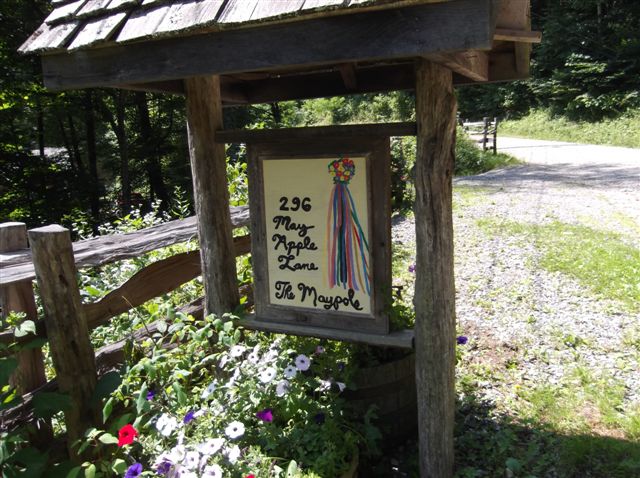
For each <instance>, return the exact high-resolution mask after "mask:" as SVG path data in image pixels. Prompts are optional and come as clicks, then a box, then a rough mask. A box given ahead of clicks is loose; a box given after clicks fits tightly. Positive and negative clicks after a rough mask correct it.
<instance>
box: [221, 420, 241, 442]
mask: <svg viewBox="0 0 640 478" xmlns="http://www.w3.org/2000/svg"><path fill="white" fill-rule="evenodd" d="M224 433H225V434H226V435H227V436H228V437H229V438H231V439H232V440H233V439H234V438H238V437H241V436H242V435H244V423H242V422H239V421H237V420H236V421H233V422H231V423H229V425H227V428H225V429H224Z"/></svg>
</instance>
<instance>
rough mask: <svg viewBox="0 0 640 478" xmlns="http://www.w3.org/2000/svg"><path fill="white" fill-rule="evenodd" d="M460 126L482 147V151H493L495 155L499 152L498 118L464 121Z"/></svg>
mask: <svg viewBox="0 0 640 478" xmlns="http://www.w3.org/2000/svg"><path fill="white" fill-rule="evenodd" d="M459 124H460V126H462V128H463V129H464V130H465V131H466V132H467V134H468V135H469V137H471V139H473V140H475V141H476V142H477V143H478V144H481V145H482V150H483V151H486V150H488V149H492V150H493V154H496V153H497V152H498V145H497V139H498V118H489V117H486V116H485V117H484V118H482V121H468V120H467V121H462V120H460V122H459Z"/></svg>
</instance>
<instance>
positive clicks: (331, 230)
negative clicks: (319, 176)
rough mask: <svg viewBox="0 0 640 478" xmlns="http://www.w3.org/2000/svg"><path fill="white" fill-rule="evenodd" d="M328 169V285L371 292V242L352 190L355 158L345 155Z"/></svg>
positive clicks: (330, 164) (368, 293)
mask: <svg viewBox="0 0 640 478" xmlns="http://www.w3.org/2000/svg"><path fill="white" fill-rule="evenodd" d="M328 169H329V175H330V176H331V177H332V179H333V190H332V191H331V196H330V203H329V213H328V215H327V251H328V258H329V259H328V270H329V287H331V288H333V287H336V286H340V287H342V288H343V289H353V290H354V291H363V292H365V293H366V294H367V295H371V284H370V277H369V244H368V242H367V236H366V234H365V233H364V231H363V230H362V226H361V225H360V220H359V219H358V211H357V210H356V205H355V202H354V201H353V197H352V196H351V192H350V191H349V181H351V179H353V177H354V176H355V173H356V167H355V165H354V164H353V160H351V159H349V158H346V157H343V158H340V159H338V160H333V161H331V162H330V163H329V167H328Z"/></svg>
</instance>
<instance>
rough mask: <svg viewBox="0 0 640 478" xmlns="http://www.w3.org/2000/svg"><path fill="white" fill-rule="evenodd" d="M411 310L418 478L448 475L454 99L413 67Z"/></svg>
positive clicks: (440, 82) (427, 66)
mask: <svg viewBox="0 0 640 478" xmlns="http://www.w3.org/2000/svg"><path fill="white" fill-rule="evenodd" d="M416 123H417V127H418V134H417V153H416V165H415V170H416V179H415V188H416V200H415V206H414V211H415V217H416V221H415V222H416V290H415V297H414V306H415V310H416V323H415V349H416V385H417V390H418V429H419V438H420V476H423V477H432V478H450V477H451V476H453V462H454V450H453V426H454V411H455V360H456V357H455V329H456V327H455V325H456V324H455V287H454V276H453V219H452V194H451V189H452V186H451V179H452V177H453V166H454V156H455V138H456V99H455V95H454V93H453V84H452V76H451V71H450V70H448V69H447V68H445V67H443V66H440V65H437V64H435V63H432V62H429V61H427V60H419V61H418V65H417V72H416Z"/></svg>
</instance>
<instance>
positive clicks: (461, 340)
mask: <svg viewBox="0 0 640 478" xmlns="http://www.w3.org/2000/svg"><path fill="white" fill-rule="evenodd" d="M468 341H469V339H468V338H467V337H466V336H464V335H459V336H458V338H457V339H456V343H457V344H458V345H464V344H466V343H467V342H468Z"/></svg>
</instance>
